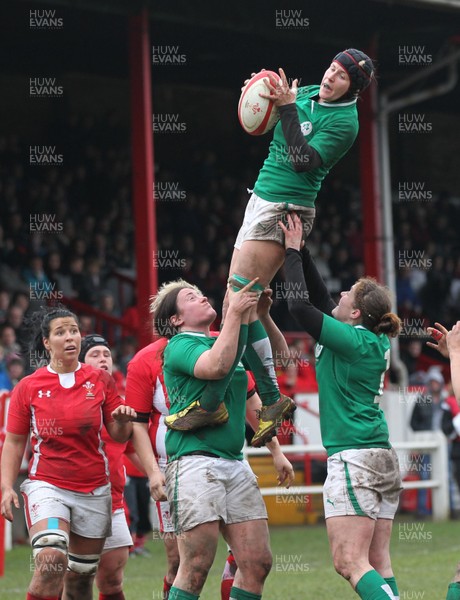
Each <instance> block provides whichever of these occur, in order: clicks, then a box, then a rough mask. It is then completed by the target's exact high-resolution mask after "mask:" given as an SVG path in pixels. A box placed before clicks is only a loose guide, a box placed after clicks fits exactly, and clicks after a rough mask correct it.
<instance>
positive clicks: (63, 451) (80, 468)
mask: <svg viewBox="0 0 460 600" xmlns="http://www.w3.org/2000/svg"><path fill="white" fill-rule="evenodd" d="M120 404H124V400H123V398H121V397H120V396H119V395H118V393H117V390H116V387H115V382H114V380H113V379H112V377H111V376H110V375H109V374H108V373H107V371H104V370H103V369H95V368H94V367H91V366H90V365H85V364H82V365H80V364H79V366H78V368H77V370H76V371H74V372H72V373H65V374H58V373H56V372H54V371H53V370H51V369H50V367H49V366H48V367H42V368H40V369H38V370H37V371H35V373H33V374H32V375H28V376H27V377H24V379H22V380H21V381H20V382H19V383H18V384H17V386H16V387H15V388H14V390H13V393H12V396H11V401H10V406H9V410H8V423H7V431H8V432H10V433H14V434H19V435H27V434H29V433H30V441H31V447H32V458H31V460H30V462H29V472H28V474H29V478H30V479H38V480H42V481H46V482H48V483H51V484H53V485H56V486H58V487H61V488H64V489H68V490H73V491H76V492H83V493H87V492H91V491H92V490H94V489H95V488H97V487H99V486H101V485H105V484H107V483H108V481H109V467H108V460H107V455H106V453H105V450H104V444H103V441H102V436H101V431H102V427H103V424H104V423H110V422H111V421H112V420H113V419H112V417H111V413H112V411H114V410H115V409H116V408H117V407H118V406H119V405H120Z"/></svg>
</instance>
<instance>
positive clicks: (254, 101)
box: [238, 71, 280, 135]
mask: <svg viewBox="0 0 460 600" xmlns="http://www.w3.org/2000/svg"><path fill="white" fill-rule="evenodd" d="M269 75H272V77H274V78H275V79H276V81H280V76H279V75H278V74H277V73H275V72H274V71H260V73H257V74H256V75H254V77H252V78H251V79H250V80H249V81H248V82H247V84H246V85H245V86H244V88H243V90H242V92H241V96H240V101H239V103H238V119H239V121H240V123H241V127H242V128H243V129H244V130H245V131H246V133H249V134H250V135H263V134H264V133H267V131H270V129H272V128H273V127H274V126H275V124H276V122H277V121H278V119H279V118H280V117H279V111H278V107H277V106H275V105H274V104H273V101H272V100H268V99H267V98H261V97H260V96H259V94H267V93H268V92H269V89H268V87H267V86H266V85H265V82H264V79H267V78H268V76H269Z"/></svg>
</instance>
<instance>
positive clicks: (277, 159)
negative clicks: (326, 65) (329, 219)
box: [254, 85, 359, 207]
mask: <svg viewBox="0 0 460 600" xmlns="http://www.w3.org/2000/svg"><path fill="white" fill-rule="evenodd" d="M319 89H320V86H319V85H312V86H308V87H303V88H300V89H299V91H298V94H297V99H296V108H297V114H298V115H299V121H300V127H301V130H302V133H303V135H304V137H305V139H306V141H307V142H308V144H309V145H310V146H311V147H312V148H314V149H315V150H316V151H317V152H318V154H319V155H320V156H321V159H322V165H321V166H320V167H318V168H317V169H313V170H312V171H309V172H305V173H296V172H295V171H294V168H293V167H292V164H291V161H290V158H289V152H288V147H287V144H286V139H285V137H284V134H283V127H282V125H281V121H279V122H278V123H277V124H276V127H275V129H274V134H273V140H272V142H271V144H270V148H269V154H268V157H267V158H266V160H265V162H264V164H263V166H262V169H261V170H260V171H259V176H258V178H257V181H256V184H255V186H254V193H256V194H257V195H258V196H260V198H262V199H263V200H268V201H269V202H290V203H293V204H299V205H301V206H310V207H313V206H314V205H315V200H316V196H317V195H318V192H319V190H320V188H321V184H322V181H323V179H324V178H325V177H326V175H327V174H328V173H329V171H330V169H331V168H332V167H333V166H334V165H335V164H336V162H338V161H339V160H340V159H341V158H342V156H344V155H345V154H346V153H347V152H348V150H349V149H350V147H351V146H352V144H353V142H354V141H355V139H356V136H357V135H358V128H359V125H358V111H357V109H356V99H354V100H349V101H347V102H339V103H319V102H317V101H316V100H313V98H315V97H316V96H317V95H318V92H319Z"/></svg>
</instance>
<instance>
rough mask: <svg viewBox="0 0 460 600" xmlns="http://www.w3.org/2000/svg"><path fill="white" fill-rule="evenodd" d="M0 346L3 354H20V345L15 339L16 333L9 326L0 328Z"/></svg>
mask: <svg viewBox="0 0 460 600" xmlns="http://www.w3.org/2000/svg"><path fill="white" fill-rule="evenodd" d="M0 346H2V347H3V349H4V351H5V354H6V355H8V354H20V353H21V351H22V349H21V345H20V344H19V343H18V341H17V339H16V331H15V330H14V328H13V327H12V326H11V325H8V324H5V325H2V327H1V328H0Z"/></svg>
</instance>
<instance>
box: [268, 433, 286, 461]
mask: <svg viewBox="0 0 460 600" xmlns="http://www.w3.org/2000/svg"><path fill="white" fill-rule="evenodd" d="M265 445H266V447H267V449H268V450H269V452H270V454H271V455H272V456H273V458H275V456H278V455H280V454H282V452H281V446H280V443H279V442H278V438H276V437H274V438H272V439H271V441H270V442H267V443H266V444H265Z"/></svg>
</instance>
